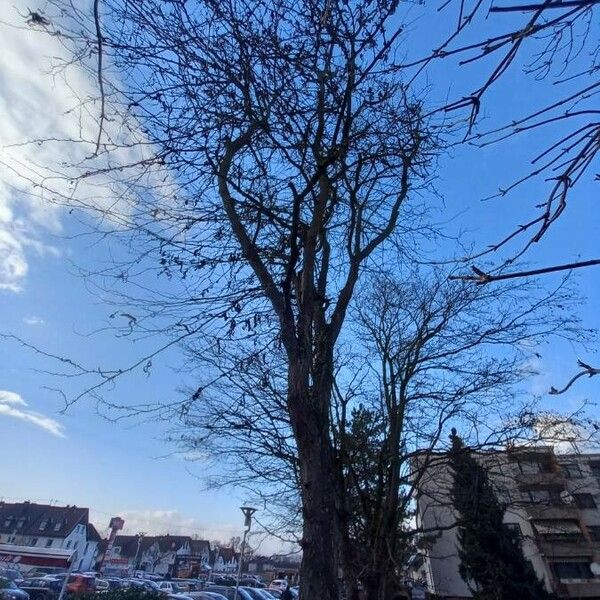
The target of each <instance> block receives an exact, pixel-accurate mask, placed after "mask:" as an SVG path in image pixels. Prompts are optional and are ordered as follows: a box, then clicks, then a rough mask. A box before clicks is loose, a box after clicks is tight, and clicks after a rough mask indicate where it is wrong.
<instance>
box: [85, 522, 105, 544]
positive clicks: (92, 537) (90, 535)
mask: <svg viewBox="0 0 600 600" xmlns="http://www.w3.org/2000/svg"><path fill="white" fill-rule="evenodd" d="M87 540H88V542H101V541H102V538H101V537H100V534H99V533H98V530H97V529H96V528H95V527H94V526H93V525H92V524H91V523H88V524H87Z"/></svg>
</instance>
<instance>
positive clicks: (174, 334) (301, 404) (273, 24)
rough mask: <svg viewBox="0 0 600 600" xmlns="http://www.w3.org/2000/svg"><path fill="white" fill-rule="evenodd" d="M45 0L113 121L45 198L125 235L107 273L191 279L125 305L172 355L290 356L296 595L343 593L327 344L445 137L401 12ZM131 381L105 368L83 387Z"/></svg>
mask: <svg viewBox="0 0 600 600" xmlns="http://www.w3.org/2000/svg"><path fill="white" fill-rule="evenodd" d="M51 4H52V5H53V6H54V7H55V8H56V9H57V10H56V11H55V13H54V14H50V11H48V14H45V15H44V20H45V21H44V23H45V24H44V27H43V31H44V32H45V33H46V34H52V35H55V36H57V37H58V38H60V39H61V41H62V42H63V43H64V44H65V46H66V47H67V48H68V50H69V52H70V56H71V57H72V58H71V59H70V60H72V61H73V62H79V64H80V65H81V66H83V67H84V68H87V69H88V70H89V71H90V72H91V73H93V74H94V76H95V77H96V78H97V81H98V83H99V93H100V98H99V102H98V103H97V104H96V105H95V106H93V105H92V104H91V103H90V102H92V101H90V100H89V99H85V98H82V102H83V103H85V102H86V100H87V101H88V103H87V105H86V107H87V109H88V110H90V111H91V110H96V111H97V110H98V108H99V114H100V117H99V120H98V130H97V132H96V133H97V135H95V136H94V137H93V139H87V140H86V139H82V140H74V141H77V142H85V143H89V144H90V145H91V153H90V157H89V158H88V159H86V160H85V161H84V162H83V163H81V164H79V165H69V167H70V169H71V170H70V171H69V175H68V178H69V180H71V181H73V182H74V183H73V185H74V188H75V189H71V190H70V191H69V193H65V192H64V191H62V190H60V189H59V188H58V187H57V186H55V185H54V183H55V181H54V180H52V181H48V180H47V181H44V182H43V186H44V189H45V190H49V191H52V197H53V198H54V199H55V200H56V201H60V202H65V203H67V204H68V205H69V206H71V207H73V206H79V207H81V208H84V209H85V210H97V211H98V212H99V213H100V215H101V216H102V217H103V218H104V219H105V220H104V221H103V224H104V227H105V228H106V229H108V230H117V231H116V233H117V235H122V236H123V238H124V239H125V241H126V243H127V244H129V245H130V247H131V248H132V250H133V252H134V254H136V256H135V258H134V259H133V260H132V262H130V263H129V264H127V265H118V266H117V267H116V268H114V269H113V270H112V273H111V274H112V275H115V276H116V277H117V278H120V279H121V280H122V281H124V280H128V281H129V283H130V285H132V284H133V280H134V279H135V275H136V273H137V274H138V275H139V274H140V272H143V273H144V274H146V275H147V274H148V273H150V272H152V271H154V272H156V271H158V272H161V273H162V274H165V275H168V276H177V277H178V278H179V279H180V281H181V287H180V289H178V292H177V293H178V297H176V298H174V297H172V296H169V292H165V291H164V290H160V292H158V291H156V290H153V289H152V286H151V285H150V286H149V285H148V284H147V283H145V284H144V286H145V287H144V289H145V290H147V291H148V296H147V297H146V298H145V304H144V303H143V302H140V303H135V302H134V300H133V299H132V298H129V302H128V305H129V307H135V308H136V309H137V311H138V312H136V313H135V314H132V313H133V312H134V311H132V310H127V312H126V313H123V315H125V316H124V318H125V319H126V320H127V325H126V330H127V329H129V330H130V333H131V334H133V333H134V332H135V331H138V332H139V331H142V332H145V334H147V335H149V334H150V333H156V332H157V331H161V330H162V331H163V332H164V331H165V330H167V331H168V332H169V333H170V334H171V338H172V339H171V340H170V341H169V344H171V343H180V342H181V341H182V340H185V339H190V338H192V337H196V338H200V339H203V340H204V341H205V342H208V340H210V343H211V344H212V350H213V351H214V350H215V349H216V351H217V353H218V352H219V347H218V346H217V341H218V342H219V343H220V344H226V343H227V342H232V343H235V344H240V343H242V342H243V341H244V340H245V341H246V342H247V343H248V344H254V343H256V344H257V348H256V349H254V350H253V351H252V353H253V354H254V355H255V356H257V355H259V354H261V353H262V352H263V351H265V350H266V351H268V350H267V349H268V347H269V345H272V344H278V345H280V346H281V348H282V351H283V355H284V357H285V365H286V394H285V408H284V410H285V414H286V415H287V417H288V418H289V423H290V425H291V430H292V432H293V438H294V444H295V448H296V451H297V454H298V478H299V483H300V491H301V500H302V518H303V536H302V540H301V545H302V549H303V566H302V579H301V581H302V584H301V585H302V588H303V590H302V594H303V595H306V596H307V597H315V598H316V597H320V598H322V599H323V600H333V598H336V597H337V581H336V579H337V577H336V574H337V565H336V556H337V553H336V552H335V547H336V540H337V539H338V522H339V510H340V507H339V506H338V498H339V493H337V491H336V481H335V478H334V477H333V476H332V474H333V473H335V468H334V450H333V447H332V443H331V438H330V409H331V397H332V386H333V379H334V378H333V374H334V351H335V347H336V344H337V341H338V338H339V336H340V333H341V331H342V328H343V325H344V322H345V319H346V314H347V311H348V307H349V305H350V302H351V299H352V297H353V294H354V290H355V287H356V285H357V283H358V281H359V279H360V276H361V271H362V270H363V269H364V268H365V265H366V264H367V263H368V262H369V261H371V260H373V258H374V257H375V255H376V253H378V252H379V250H380V249H381V248H382V246H383V245H384V244H387V246H388V247H389V248H390V249H391V248H393V247H394V244H398V243H400V241H401V239H400V237H399V236H398V235H397V232H398V230H399V229H401V230H402V232H403V233H407V232H409V231H410V229H411V227H412V226H413V220H414V219H413V216H412V215H411V212H410V209H409V208H408V206H407V203H408V200H409V198H410V196H411V192H412V190H414V189H415V188H417V187H418V186H422V185H424V184H425V182H426V181H427V177H428V169H429V166H430V164H431V161H432V158H433V156H434V153H435V152H436V151H437V149H438V146H439V143H438V139H437V138H438V131H437V130H436V128H435V127H433V126H432V124H431V123H430V122H428V121H427V120H426V119H424V118H423V112H424V111H423V109H422V103H421V100H420V99H419V98H418V97H416V96H415V95H414V93H413V92H412V90H411V89H410V87H409V86H408V84H407V83H406V82H405V81H404V80H403V67H402V66H401V64H400V61H399V60H398V58H397V56H396V49H397V44H398V40H399V36H400V34H401V32H402V24H401V23H399V22H398V19H397V18H396V15H395V13H396V8H397V3H396V2H392V3H389V4H385V3H382V2H379V1H376V0H372V1H371V0H370V1H367V2H349V3H347V2H327V3H317V2H303V3H300V4H298V3H295V2H290V1H289V0H277V1H275V2H247V1H241V2H240V1H236V2H231V1H228V2H221V1H215V0H208V1H205V2H186V1H183V0H182V1H173V2H168V3H165V2H162V1H158V0H149V1H147V2H142V3H140V2H137V1H136V2H132V1H129V0H103V1H102V2H99V1H96V2H95V3H94V14H93V18H90V15H89V14H88V13H87V11H86V10H85V7H82V6H77V5H75V4H74V3H69V2H64V1H63V0H57V1H55V2H52V3H51ZM90 54H91V55H92V56H93V57H95V58H96V59H97V60H93V61H90V60H89V56H90ZM96 114H97V113H96ZM117 118H118V119H120V120H119V123H120V127H119V129H118V132H117V133H115V127H114V126H112V125H111V122H112V121H115V120H116V119H117ZM140 129H141V131H140ZM132 156H133V157H134V158H132ZM99 164H101V166H98V165H99ZM65 173H66V169H65ZM64 176H66V175H63V174H61V173H58V174H57V175H56V178H57V179H61V178H62V177H64ZM94 180H96V181H97V183H96V184H95V185H97V186H101V185H102V186H104V185H106V186H108V187H109V189H111V192H112V194H113V195H114V202H111V203H110V205H109V206H108V208H107V206H106V204H104V205H103V206H98V204H97V203H95V202H94V198H93V197H82V194H78V193H77V192H78V191H79V190H78V188H82V186H84V184H87V185H89V184H90V182H92V185H93V182H94ZM400 224H401V227H400V228H399V225H400ZM132 233H133V237H131V234H132ZM128 236H130V237H128ZM138 242H139V245H138V246H137V247H136V246H135V244H137V243H138ZM108 275H109V273H107V276H108ZM138 285H139V287H138V291H140V290H141V289H142V288H141V284H138ZM148 288H150V289H149V290H148ZM149 297H150V298H152V299H154V300H155V301H156V302H155V303H153V305H152V306H150V305H149V302H148V298H149ZM159 307H160V308H159ZM157 323H159V325H158V324H157ZM249 338H252V341H250V339H249ZM151 359H152V357H151V356H150V357H144V358H143V359H142V360H140V361H138V362H137V363H136V365H135V366H137V367H140V368H141V367H145V368H150V365H151ZM69 366H70V367H73V368H74V369H76V370H77V369H78V368H80V367H78V366H74V365H69ZM83 371H85V372H86V373H87V374H90V373H88V372H87V370H86V369H83ZM124 371H125V369H124V368H117V369H114V370H111V371H92V372H91V374H94V375H97V376H99V377H100V382H99V383H98V384H95V385H93V386H91V387H90V388H88V391H92V392H96V393H100V392H101V389H102V387H103V386H104V385H105V384H107V383H113V382H114V381H115V379H116V378H118V377H120V376H121V375H122V374H123V372H124ZM216 378H217V379H220V378H222V375H221V374H218V375H217V376H216ZM201 396H202V391H201V390H198V391H197V393H195V394H193V395H192V399H191V400H198V399H199V398H200V397H201Z"/></svg>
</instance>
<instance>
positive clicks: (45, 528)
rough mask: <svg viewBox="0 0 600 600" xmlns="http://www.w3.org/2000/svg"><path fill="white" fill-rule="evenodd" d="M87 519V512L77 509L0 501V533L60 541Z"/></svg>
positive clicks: (84, 523)
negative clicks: (42, 537) (57, 539)
mask: <svg viewBox="0 0 600 600" xmlns="http://www.w3.org/2000/svg"><path fill="white" fill-rule="evenodd" d="M88 519H89V510H88V509H87V508H80V507H78V506H51V505H50V504H35V503H33V502H16V503H8V502H0V533H14V534H18V535H31V536H36V535H41V536H44V537H58V538H64V537H66V536H67V535H69V533H71V531H73V529H74V527H75V526H76V525H85V526H87V525H88Z"/></svg>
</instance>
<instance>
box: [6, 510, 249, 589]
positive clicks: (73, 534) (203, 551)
mask: <svg viewBox="0 0 600 600" xmlns="http://www.w3.org/2000/svg"><path fill="white" fill-rule="evenodd" d="M0 544H2V545H4V546H10V547H14V548H18V547H20V548H23V547H27V548H30V549H32V550H33V549H43V553H44V554H46V555H48V553H50V552H51V551H56V552H57V553H59V554H60V553H62V554H66V555H69V554H72V555H73V556H74V557H75V558H74V561H75V562H74V564H73V568H74V570H76V571H101V572H102V573H104V574H105V575H115V576H129V575H132V574H133V572H134V571H136V570H137V571H144V572H146V573H151V574H155V575H160V576H164V577H197V576H198V575H200V574H201V573H206V572H208V571H210V570H214V571H215V572H217V573H235V572H237V569H238V564H239V553H236V552H235V551H234V549H233V548H214V549H211V547H210V543H209V542H208V541H207V540H200V539H195V538H193V537H191V536H180V535H160V536H142V535H116V536H113V537H112V539H111V540H110V542H109V539H108V538H107V539H103V538H102V537H101V536H100V534H99V533H98V531H97V530H96V528H95V527H94V525H93V524H92V523H90V520H89V509H88V508H82V507H79V506H54V505H50V504H36V503H33V502H18V503H8V502H0ZM11 556H12V555H11ZM14 556H15V557H17V558H15V559H14V560H18V554H14Z"/></svg>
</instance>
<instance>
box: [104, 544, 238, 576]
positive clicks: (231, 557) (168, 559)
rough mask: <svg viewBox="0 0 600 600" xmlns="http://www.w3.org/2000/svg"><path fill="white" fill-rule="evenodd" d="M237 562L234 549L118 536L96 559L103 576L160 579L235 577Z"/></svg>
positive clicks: (105, 545) (106, 545)
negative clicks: (143, 575)
mask: <svg viewBox="0 0 600 600" xmlns="http://www.w3.org/2000/svg"><path fill="white" fill-rule="evenodd" d="M238 561H239V553H237V552H235V551H234V549H233V548H221V547H218V548H214V549H211V547H210V543H209V542H208V541H207V540H199V539H194V538H192V537H190V536H182V535H159V536H145V535H144V536H142V535H117V536H116V537H115V539H114V542H113V543H112V545H109V544H108V542H104V543H103V544H102V545H101V547H100V556H99V558H98V563H99V565H100V568H101V570H102V572H103V573H105V574H106V575H115V576H125V575H127V574H131V573H133V572H135V571H143V572H145V573H151V574H154V575H161V576H163V577H198V576H200V575H202V574H207V573H208V572H209V571H215V572H217V573H236V572H237V569H238V565H239V562H238Z"/></svg>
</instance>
